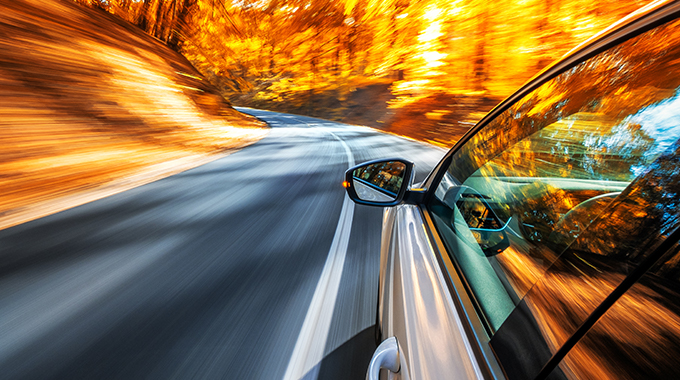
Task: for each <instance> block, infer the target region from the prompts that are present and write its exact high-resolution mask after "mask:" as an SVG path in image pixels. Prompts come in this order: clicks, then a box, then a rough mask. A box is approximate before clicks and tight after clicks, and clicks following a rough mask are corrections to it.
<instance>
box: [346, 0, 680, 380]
mask: <svg viewBox="0 0 680 380" xmlns="http://www.w3.org/2000/svg"><path fill="white" fill-rule="evenodd" d="M679 18H680V3H679V2H677V1H659V2H655V3H653V4H650V5H649V6H647V7H644V8H642V9H640V10H639V11H637V12H635V13H634V14H632V15H631V16H628V17H626V18H625V19H623V20H621V21H619V22H618V23H616V24H614V25H612V26H611V27H610V28H608V29H606V30H604V31H603V32H601V33H599V34H598V35H596V36H594V37H593V38H591V39H590V40H588V41H586V42H585V43H584V44H582V45H580V46H579V47H577V48H576V49H574V50H572V52H570V53H569V54H568V55H567V56H565V58H563V59H561V60H560V61H558V62H556V63H554V64H552V65H550V66H549V67H547V68H546V69H544V70H543V71H542V72H541V73H539V74H538V75H537V76H536V77H534V78H533V79H532V80H530V81H529V82H528V83H527V84H526V85H524V86H523V87H522V88H520V89H519V90H518V91H517V92H516V93H515V94H513V95H512V96H510V97H509V98H508V99H506V100H505V101H504V102H502V103H501V104H499V105H498V106H497V107H496V108H494V109H493V110H492V111H491V112H490V113H489V114H488V115H487V116H485V117H484V118H483V119H482V120H481V121H480V122H479V123H477V125H476V126H475V127H474V128H473V129H471V130H470V131H469V132H468V133H467V134H466V135H465V136H464V137H463V138H462V139H461V140H460V141H459V142H458V143H457V144H456V145H455V146H454V147H453V148H452V149H451V150H450V151H449V152H448V153H447V154H446V155H445V157H444V158H443V159H442V161H441V162H440V163H439V164H438V165H437V166H436V167H435V169H434V170H433V171H432V172H431V173H430V175H429V176H428V177H427V179H426V180H425V181H424V182H423V183H421V184H419V185H418V188H414V187H413V186H412V184H411V182H410V181H409V179H410V176H411V173H412V172H413V170H412V164H411V163H410V162H408V161H405V160H399V159H389V160H378V161H376V162H372V163H367V164H362V165H358V166H356V167H354V168H351V169H350V170H348V171H347V174H346V182H345V184H346V185H345V186H346V187H347V190H348V193H349V195H350V197H351V198H352V199H353V200H355V201H356V202H358V203H360V204H367V205H373V206H391V207H389V208H386V209H385V214H384V220H383V232H382V248H381V253H380V254H381V259H380V284H379V292H378V293H379V297H378V298H379V299H378V311H377V317H376V330H377V331H376V335H377V338H378V340H379V342H383V344H381V345H380V347H379V350H378V351H376V355H375V356H374V358H373V360H372V362H371V367H370V370H369V374H368V378H377V373H378V372H377V371H379V370H380V368H381V367H382V371H381V376H382V377H383V378H384V377H385V376H387V378H400V379H414V380H415V379H443V378H454V379H463V378H465V379H470V378H498V379H505V378H507V379H544V378H548V379H609V378H616V379H625V378H630V379H640V378H654V379H660V378H680V359H679V358H680V243H679V241H680V209H679V207H680V154H678V153H680V141H679V140H680V91H679V89H680V19H679ZM378 166H380V167H388V168H390V170H391V171H390V173H389V178H390V179H391V183H392V184H395V183H399V184H400V185H401V186H403V188H398V189H397V188H395V187H394V186H393V185H392V187H391V190H390V191H389V192H383V194H382V195H381V197H383V198H381V197H368V196H367V197H364V198H362V197H361V196H359V195H358V194H357V192H356V191H354V190H353V188H354V181H355V178H358V177H357V176H358V175H359V174H362V175H364V181H366V182H367V183H369V182H370V183H373V184H374V185H371V186H377V187H380V183H382V182H378V180H377V179H376V180H372V177H370V175H367V174H365V173H368V172H370V173H375V174H371V175H374V176H376V178H378V177H379V176H381V175H382V176H383V177H384V174H381V173H382V172H381V170H382V169H376V168H377V167H378ZM395 167H399V168H402V169H401V171H400V172H399V171H395V170H394V168H395ZM373 169H376V170H373ZM371 170H373V171H371ZM400 173H401V174H400ZM395 175H401V176H402V177H403V178H402V179H401V180H400V181H397V180H395V179H392V178H393V176H395ZM383 177H380V178H383ZM371 181H372V182H371ZM381 181H383V182H384V179H383V180H381ZM406 186H410V187H409V188H408V189H406ZM366 188H368V187H366ZM362 191H364V193H365V192H366V191H367V190H365V189H363V190H362ZM386 194H387V196H388V198H384V197H385V195H386Z"/></svg>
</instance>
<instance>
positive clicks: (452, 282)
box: [418, 0, 680, 379]
mask: <svg viewBox="0 0 680 380" xmlns="http://www.w3.org/2000/svg"><path fill="white" fill-rule="evenodd" d="M679 17H680V1H671V2H669V1H663V0H662V1H657V2H654V3H651V4H648V5H647V6H645V7H643V8H640V9H639V10H638V11H636V12H634V13H632V14H630V15H629V16H627V17H625V18H623V19H621V20H620V21H618V22H616V23H615V24H613V25H611V26H610V27H609V28H607V29H605V30H603V31H602V32H600V33H598V34H596V35H595V36H593V37H591V38H590V39H588V40H586V41H585V42H583V43H582V44H580V45H578V46H577V47H576V48H574V49H573V50H572V51H570V52H569V53H567V55H565V56H564V57H563V58H562V59H561V60H559V61H556V62H554V63H552V64H551V65H549V66H547V67H546V68H544V69H543V70H541V71H540V72H539V73H538V74H536V75H535V76H534V77H533V78H531V79H530V80H529V81H527V83H525V84H524V85H523V86H521V87H520V88H519V89H518V90H517V91H516V92H515V93H513V94H512V95H511V96H509V97H508V98H506V99H505V100H503V101H502V102H501V103H499V104H498V105H497V106H496V107H494V108H493V109H492V110H491V111H490V112H489V113H488V114H487V115H486V116H484V117H483V118H482V119H481V120H480V121H479V122H478V123H477V124H475V126H474V127H473V128H471V129H470V130H469V131H468V132H467V133H466V134H465V135H463V137H462V138H461V139H460V140H459V141H458V142H457V143H456V144H455V145H454V146H453V147H452V148H451V149H450V150H449V151H448V152H447V153H446V155H445V156H444V157H443V158H442V160H441V161H440V162H439V164H437V166H436V167H435V168H434V169H433V170H432V171H431V172H430V174H429V175H428V177H427V178H426V179H425V180H424V181H423V182H422V184H421V187H422V188H425V189H426V192H425V194H424V197H423V199H422V201H421V202H420V203H419V204H418V207H419V209H420V213H421V216H422V217H423V221H424V222H425V227H426V228H425V229H426V231H427V234H428V235H429V239H430V241H431V242H432V243H433V244H432V247H433V248H434V252H435V256H436V259H437V261H438V263H439V265H440V270H441V271H442V273H443V274H444V279H445V281H446V284H447V287H448V289H449V292H450V296H451V298H452V299H453V301H454V304H455V305H456V307H457V309H458V310H457V312H458V314H459V316H460V317H461V320H463V321H465V322H464V323H465V324H466V326H465V330H466V334H467V335H468V338H469V339H470V341H471V342H473V343H475V344H474V345H473V347H472V348H473V352H474V354H475V356H476V359H477V362H478V363H479V364H480V367H481V368H483V372H484V376H485V378H490V379H499V378H506V375H505V373H504V372H503V370H502V367H501V365H500V362H499V360H498V358H497V357H496V355H495V353H494V352H493V350H492V348H491V346H490V344H489V342H490V339H491V335H490V333H489V331H488V327H487V326H486V325H485V322H484V321H483V320H482V318H483V316H482V315H480V313H479V310H478V306H477V305H476V303H477V301H476V300H475V299H474V296H473V295H472V294H473V293H472V292H471V289H470V288H469V285H467V282H466V279H465V276H464V275H463V274H462V272H461V270H460V268H459V267H458V265H457V264H456V263H455V262H453V261H452V259H451V257H450V256H449V253H448V250H447V248H446V246H445V245H444V243H443V241H442V239H441V234H440V232H439V231H438V229H437V227H436V226H435V224H434V221H433V219H432V216H431V215H430V213H431V211H430V210H429V208H428V205H429V204H430V202H431V201H432V198H433V197H434V194H435V191H436V189H437V187H438V186H439V184H440V182H441V181H442V179H443V177H444V175H445V173H446V172H447V170H448V168H449V166H450V164H451V160H452V158H453V156H454V155H455V153H457V152H458V151H459V150H460V149H461V147H463V146H464V145H465V144H466V143H467V142H468V141H470V140H471V139H472V137H473V136H475V135H476V134H477V133H478V132H479V131H481V130H482V129H484V128H485V127H486V126H487V125H488V124H489V123H490V122H491V121H493V120H495V119H496V117H498V116H499V115H501V114H502V113H503V112H505V111H506V110H507V109H509V108H510V107H511V106H513V105H514V104H515V103H516V102H518V101H520V100H521V99H523V98H524V97H526V96H527V95H528V94H530V93H531V92H532V91H534V90H536V89H537V88H539V87H541V86H542V85H544V84H545V83H546V82H548V81H550V80H551V79H553V78H555V77H557V76H558V75H560V74H562V73H564V72H565V71H567V70H569V69H571V68H573V67H574V66H576V65H578V64H580V63H582V62H584V61H586V60H588V59H590V58H592V57H594V56H596V55H598V54H600V53H602V52H604V51H606V50H609V49H611V48H613V47H615V46H617V45H619V44H621V43H623V42H625V41H627V40H629V39H631V38H634V37H636V36H638V35H640V34H643V33H645V32H647V31H649V30H651V29H654V28H656V27H658V26H660V25H663V24H665V23H667V22H669V21H671V20H674V19H676V18H679ZM454 180H455V181H457V182H459V183H460V182H461V181H460V178H454ZM572 338H573V337H572ZM570 339H571V338H570ZM556 354H557V353H556ZM565 354H566V353H565ZM552 362H553V360H550V361H549V362H548V363H547V364H546V366H548V365H549V364H551V363H552ZM557 364H559V361H557V362H556V363H555V365H557ZM542 376H545V372H542V373H540V374H539V375H538V377H537V378H541V377H542Z"/></svg>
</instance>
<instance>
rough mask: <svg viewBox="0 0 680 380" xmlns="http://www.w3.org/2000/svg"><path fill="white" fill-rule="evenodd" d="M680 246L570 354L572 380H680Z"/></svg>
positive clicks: (566, 363)
mask: <svg viewBox="0 0 680 380" xmlns="http://www.w3.org/2000/svg"><path fill="white" fill-rule="evenodd" d="M678 357H680V247H678V246H676V247H674V248H673V249H672V250H671V251H669V252H668V253H667V254H666V257H665V258H664V259H663V260H661V261H660V262H659V264H657V265H656V266H655V267H654V268H653V269H652V270H650V271H649V272H648V273H647V274H646V275H645V276H644V277H642V279H640V281H638V282H637V283H636V284H635V285H633V287H632V288H631V289H630V290H628V291H627V292H626V293H625V294H624V295H623V296H622V297H621V298H620V299H619V300H618V301H617V302H616V303H615V304H614V305H613V306H612V307H611V308H610V309H609V310H608V311H607V312H606V313H605V314H604V316H603V317H602V318H600V319H599V320H598V321H597V323H596V324H595V325H594V326H593V328H592V329H591V330H589V331H588V333H587V334H586V335H585V336H584V337H583V338H582V339H581V340H580V341H579V342H578V343H577V344H576V346H575V347H574V348H573V349H571V350H570V351H569V353H568V354H567V356H566V357H565V358H564V360H563V361H562V362H561V363H560V365H559V368H558V369H556V371H559V372H561V373H563V374H565V375H566V377H567V378H572V379H603V380H604V379H631V380H632V379H677V378H680V367H678V364H677V360H678Z"/></svg>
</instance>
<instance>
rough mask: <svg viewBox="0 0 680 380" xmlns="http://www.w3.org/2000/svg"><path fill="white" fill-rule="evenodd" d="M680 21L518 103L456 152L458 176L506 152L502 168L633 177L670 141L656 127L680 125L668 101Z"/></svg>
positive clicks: (677, 68) (678, 55)
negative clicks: (667, 115) (659, 147)
mask: <svg viewBox="0 0 680 380" xmlns="http://www.w3.org/2000/svg"><path fill="white" fill-rule="evenodd" d="M679 24H680V22H677V21H676V22H675V23H673V24H671V25H668V26H665V27H662V28H660V29H658V30H653V31H650V32H647V33H645V34H643V35H641V36H639V37H637V38H634V39H632V40H630V41H628V42H626V43H624V44H622V45H621V46H619V47H617V48H615V49H612V50H610V51H608V52H606V53H603V54H600V55H598V56H596V57H594V58H592V59H591V60H589V61H587V62H584V63H582V64H580V65H577V66H576V67H574V68H572V69H570V70H568V71H567V72H565V73H563V74H561V75H559V76H557V77H556V78H554V79H552V80H551V81H549V82H548V83H546V84H544V85H543V86H542V87H540V88H539V89H537V90H535V91H534V92H533V93H531V94H529V95H528V96H526V97H525V98H524V99H522V100H521V101H519V102H518V103H516V104H515V105H513V106H512V107H511V108H510V109H509V110H507V111H506V112H504V113H503V114H502V115H500V116H499V117H498V118H496V119H495V120H494V121H493V122H492V123H491V124H490V125H489V127H487V128H486V130H485V131H482V132H481V133H478V134H477V135H476V136H474V137H473V138H472V141H471V143H470V144H467V146H466V147H464V148H463V149H462V150H461V151H460V152H459V153H458V154H456V155H455V156H454V159H458V160H457V161H458V162H457V163H456V165H453V166H452V167H460V168H462V169H463V170H457V173H461V171H462V174H463V176H464V177H463V178H459V179H463V180H464V179H465V177H467V176H469V175H471V174H472V173H473V172H475V171H476V170H477V168H479V167H480V166H482V165H483V164H485V163H486V162H487V161H489V160H490V159H493V158H495V157H497V156H498V155H499V154H502V155H503V156H502V159H498V160H496V162H495V164H496V167H495V168H493V171H492V173H496V174H497V175H505V176H510V175H521V176H541V175H546V176H550V177H555V176H557V177H575V178H598V177H599V178H608V179H620V180H623V179H627V180H630V179H632V178H633V177H634V176H635V175H636V174H638V173H639V170H640V167H641V166H644V165H645V164H647V163H649V162H651V161H652V160H653V159H654V155H649V154H648V153H649V152H653V153H656V154H657V155H658V154H659V153H660V150H659V149H657V146H662V147H663V145H664V144H665V146H668V144H669V142H668V141H665V140H662V139H663V137H664V133H655V131H659V130H661V131H664V132H665V135H666V136H667V135H669V134H670V135H672V134H673V131H675V130H676V129H674V128H679V125H680V121H679V120H680V118H679V117H672V116H673V115H675V114H677V113H678V112H677V111H675V110H676V109H677V108H678V107H677V106H676V102H675V101H669V100H675V99H676V98H677V93H678V88H679V87H680V75H677V74H675V73H677V72H680V49H678V48H677V47H676V46H679V45H680V28H678V25H679ZM664 113H666V114H668V113H670V116H669V117H666V118H659V116H658V115H663V114H664ZM539 131H540V132H539ZM515 144H516V146H514V147H513V149H510V150H507V148H508V147H509V146H513V145H515ZM470 150H474V152H473V151H470Z"/></svg>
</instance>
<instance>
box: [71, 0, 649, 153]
mask: <svg viewBox="0 0 680 380" xmlns="http://www.w3.org/2000/svg"><path fill="white" fill-rule="evenodd" d="M76 1H78V2H80V3H82V4H85V5H88V6H91V7H94V8H100V9H103V10H106V11H108V12H111V13H113V14H115V15H118V16H119V17H121V18H123V19H125V20H127V21H129V22H131V23H133V24H136V25H138V26H139V27H140V28H141V29H143V30H145V31H146V32H147V33H149V34H150V35H153V36H155V37H156V38H158V39H160V40H161V41H163V42H165V43H167V44H168V45H169V46H170V47H172V48H173V49H175V50H177V51H179V52H181V53H182V54H183V55H184V56H185V57H187V58H188V59H189V60H190V61H191V62H192V63H193V64H194V66H195V67H196V68H197V69H198V70H199V71H200V72H201V73H202V74H204V75H205V76H206V77H207V78H208V79H209V80H210V81H211V83H213V84H214V85H215V86H216V87H217V88H218V89H219V91H220V92H221V94H222V95H224V96H225V97H226V98H228V99H229V100H230V101H231V102H232V103H233V104H236V105H247V106H252V107H257V108H264V109H270V110H279V111H284V112H292V113H298V114H304V115H312V116H318V117H323V118H327V119H332V120H337V121H343V122H348V123H355V124H361V125H368V126H372V127H378V128H381V129H384V130H387V131H390V132H393V133H397V134H401V135H406V136H411V137H414V138H417V139H420V140H426V141H429V142H432V143H436V144H439V145H442V146H445V147H450V146H451V145H452V144H453V143H455V141H457V140H458V139H459V138H460V137H461V136H462V134H463V133H465V131H467V129H468V128H469V127H470V126H471V125H472V124H473V123H474V122H476V121H477V120H479V119H480V118H481V116H483V115H484V114H485V113H486V112H487V111H489V110H490V109H491V108H492V107H493V106H494V105H495V104H497V103H498V102H499V101H500V100H502V99H503V98H504V97H506V96H508V95H510V93H511V92H512V91H514V90H515V89H516V88H517V87H519V86H520V85H522V84H523V83H524V82H525V81H526V80H528V79H529V78H530V77H532V76H533V75H534V74H536V73H537V72H538V71H539V70H541V69H542V68H543V67H545V66H546V65H547V64H549V63H550V62H551V61H553V60H555V59H557V58H559V57H561V56H562V55H563V54H564V53H566V52H567V51H568V50H570V49H571V48H573V47H575V46H576V45H577V44H579V43H580V42H582V41H584V40H585V39H586V38H588V37H590V36H592V35H593V34H595V33H596V32H598V31H599V30H601V29H603V28H604V27H606V26H608V25H609V24H611V23H613V22H614V21H616V20H618V19H620V18H621V17H623V16H625V15H627V14H629V13H630V12H632V11H633V10H635V9H637V8H638V7H640V6H641V5H643V4H645V3H647V2H648V1H644V0H642V1H641V0H624V1H621V0H604V1H592V0H566V1H556V0H498V1H493V2H489V1H486V0H418V1H414V0H410V1H409V0H334V1H328V0H165V1H163V0H143V1H142V0H140V1H133V0H76Z"/></svg>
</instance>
